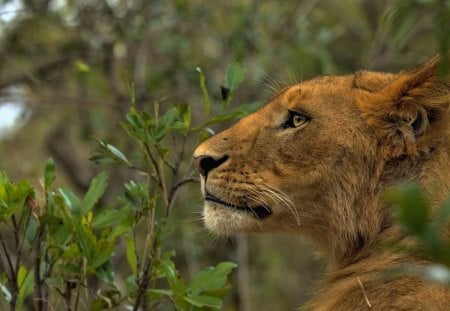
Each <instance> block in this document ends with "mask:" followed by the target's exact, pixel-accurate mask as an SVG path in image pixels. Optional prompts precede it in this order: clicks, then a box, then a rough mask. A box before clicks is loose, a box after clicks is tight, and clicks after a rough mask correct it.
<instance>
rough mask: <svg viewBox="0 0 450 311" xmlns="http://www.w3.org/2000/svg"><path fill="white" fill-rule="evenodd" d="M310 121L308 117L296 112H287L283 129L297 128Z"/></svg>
mask: <svg viewBox="0 0 450 311" xmlns="http://www.w3.org/2000/svg"><path fill="white" fill-rule="evenodd" d="M309 120H310V117H308V116H307V115H306V114H304V113H301V112H297V111H289V116H288V119H287V120H286V123H285V124H284V127H285V128H288V127H290V128H298V127H301V126H303V125H305V124H306V123H308V121H309Z"/></svg>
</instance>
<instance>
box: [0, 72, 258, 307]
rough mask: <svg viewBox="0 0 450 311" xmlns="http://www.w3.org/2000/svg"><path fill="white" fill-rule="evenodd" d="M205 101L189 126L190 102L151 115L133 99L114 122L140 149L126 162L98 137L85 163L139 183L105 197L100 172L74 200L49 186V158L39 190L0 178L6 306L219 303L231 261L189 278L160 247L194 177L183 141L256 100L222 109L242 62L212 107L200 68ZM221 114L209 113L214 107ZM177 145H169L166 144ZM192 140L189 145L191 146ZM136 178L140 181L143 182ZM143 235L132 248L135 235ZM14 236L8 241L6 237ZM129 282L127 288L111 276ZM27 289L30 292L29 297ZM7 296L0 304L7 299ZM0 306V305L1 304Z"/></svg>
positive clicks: (0, 277) (156, 108)
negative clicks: (129, 174) (111, 167)
mask: <svg viewBox="0 0 450 311" xmlns="http://www.w3.org/2000/svg"><path fill="white" fill-rule="evenodd" d="M198 72H199V75H200V86H201V90H202V93H203V97H204V115H205V118H204V120H203V122H201V123H200V124H199V125H193V122H192V115H191V106H190V105H189V104H181V105H175V106H173V107H172V108H170V109H167V110H166V111H165V112H164V113H162V114H161V113H160V103H159V102H156V103H155V104H154V105H153V112H152V113H149V112H148V111H145V110H140V109H138V108H137V107H136V104H135V102H134V96H133V88H130V91H131V94H132V96H131V97H132V105H131V108H130V111H129V112H128V114H127V116H126V119H125V120H124V121H123V122H122V123H121V125H122V127H123V128H124V129H125V131H126V132H127V134H128V135H129V137H130V138H131V140H132V141H133V142H134V143H135V145H136V146H137V149H138V150H139V152H138V153H137V155H136V156H133V157H132V159H131V158H129V157H127V156H126V155H125V154H124V153H123V152H122V151H120V150H119V149H118V148H116V147H115V146H113V145H111V144H109V143H108V142H107V141H104V140H99V141H98V143H99V150H98V152H97V153H96V154H95V155H94V156H93V157H92V159H91V160H92V161H93V162H95V163H99V164H105V163H115V164H120V165H124V166H126V167H128V168H129V169H131V170H136V171H137V174H136V176H137V177H138V179H139V176H144V178H143V181H140V180H131V181H129V182H127V183H125V184H124V193H122V194H120V195H119V196H117V197H116V198H115V199H114V200H112V201H111V202H108V203H107V202H104V198H103V196H104V194H105V191H106V189H107V187H108V175H107V174H106V173H105V172H101V173H100V174H98V175H97V176H96V177H95V178H94V179H93V180H92V181H91V183H90V186H89V189H88V190H87V192H86V193H85V194H84V195H83V196H79V195H77V194H75V193H74V192H72V191H71V190H70V189H68V188H59V189H55V188H54V186H53V182H54V180H55V176H56V174H55V165H54V163H53V160H51V159H50V160H48V161H47V164H46V166H45V170H44V180H43V191H42V193H40V192H41V191H40V190H39V189H36V188H33V187H32V186H31V185H30V183H29V182H28V181H21V182H18V183H13V182H11V181H10V180H9V178H8V177H7V175H6V173H4V172H2V173H1V174H0V223H1V224H2V227H3V228H4V230H2V231H0V234H1V235H0V242H1V251H0V255H1V257H2V258H4V259H5V261H4V262H3V261H1V262H0V263H1V264H4V265H6V266H4V267H3V268H4V269H3V271H4V272H2V273H1V274H0V290H1V291H2V293H3V298H4V300H5V301H6V302H7V303H8V304H9V305H10V307H11V309H12V310H14V309H21V308H23V307H24V306H25V304H26V303H28V304H29V305H30V304H31V303H33V304H34V306H35V308H36V309H37V310H47V309H48V308H50V306H51V308H53V309H58V308H59V307H61V306H64V307H65V308H66V309H68V310H79V309H86V308H87V306H89V308H90V309H91V310H102V309H105V308H111V307H117V306H125V307H126V308H127V309H130V310H138V309H142V310H148V309H154V308H155V307H157V306H159V305H161V304H166V305H170V306H172V307H173V308H175V309H176V310H200V309H202V310H203V309H205V310H206V309H220V308H221V307H222V299H223V298H224V297H225V295H226V293H227V292H228V289H229V287H228V285H227V276H228V274H229V273H230V272H231V271H232V270H233V269H234V268H235V267H236V265H235V264H234V263H231V262H221V263H219V264H218V265H217V266H216V267H209V268H206V269H205V270H203V271H201V272H199V273H198V274H197V275H196V276H195V277H194V278H193V279H192V280H190V281H189V282H187V281H185V280H183V279H182V278H181V276H180V274H179V272H178V271H177V268H176V266H175V263H174V261H173V257H174V256H175V252H174V251H173V250H165V248H164V242H165V237H166V236H167V230H168V229H169V228H168V227H169V225H168V223H169V222H168V220H169V218H170V216H171V209H172V207H173V204H174V201H175V199H176V193H177V191H178V190H179V189H180V188H181V187H182V186H184V185H186V184H187V183H189V182H193V181H195V177H194V175H193V174H194V172H193V169H192V163H191V162H192V160H191V154H192V150H188V148H187V147H186V146H187V145H188V144H187V143H186V142H187V141H188V140H189V139H196V140H197V141H198V140H203V139H205V138H206V137H207V136H208V135H210V133H211V132H212V130H211V129H210V128H209V127H208V126H210V125H211V124H214V123H218V122H223V121H227V120H230V119H234V118H236V117H241V116H243V115H245V114H247V113H248V112H250V111H252V110H254V109H255V108H256V107H257V104H252V105H243V106H240V107H239V108H238V109H235V110H228V109H227V108H228V106H229V103H230V101H231V98H232V96H233V94H234V92H235V90H236V89H237V87H238V86H239V84H240V83H241V82H242V81H243V79H244V76H245V70H244V68H243V67H242V66H241V65H239V64H233V65H232V66H230V69H229V70H228V73H227V77H226V85H225V86H222V87H221V90H222V95H223V102H222V104H220V105H213V107H212V105H211V103H212V100H211V98H210V96H209V93H208V90H207V87H206V79H205V76H204V74H203V73H202V71H201V70H200V69H198ZM213 108H214V110H219V112H218V113H217V114H214V115H212V114H211V110H213ZM174 141H176V143H173V142H174ZM189 145H192V144H189ZM141 179H142V178H141ZM142 229H144V230H145V231H146V232H147V234H146V236H145V239H144V245H143V247H139V246H138V244H139V241H140V239H139V232H142ZM9 241H12V242H9ZM121 244H125V248H126V249H125V254H126V259H127V262H128V266H129V271H130V274H129V275H128V276H120V275H116V273H115V269H114V265H113V260H114V259H115V257H116V252H117V250H118V249H119V248H120V245H121ZM121 279H126V284H125V285H123V284H119V282H118V280H121ZM33 293H34V294H33ZM5 301H3V302H2V304H3V305H4V304H5ZM2 304H0V305H2Z"/></svg>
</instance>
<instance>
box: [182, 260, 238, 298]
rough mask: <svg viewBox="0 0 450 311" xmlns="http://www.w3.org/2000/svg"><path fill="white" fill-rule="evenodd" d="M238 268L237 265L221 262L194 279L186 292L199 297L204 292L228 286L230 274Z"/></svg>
mask: <svg viewBox="0 0 450 311" xmlns="http://www.w3.org/2000/svg"><path fill="white" fill-rule="evenodd" d="M236 267H237V265H236V264H235V263H232V262H221V263H219V264H218V265H217V266H216V267H209V268H206V269H204V270H203V271H200V272H199V273H198V274H197V275H196V276H195V277H194V278H193V279H192V281H191V282H190V283H189V284H188V285H187V287H186V290H187V291H188V293H190V294H192V295H197V294H200V293H202V292H204V291H208V290H216V289H220V288H222V287H224V286H225V285H226V283H227V276H228V274H229V273H230V272H231V271H232V270H233V269H234V268H236Z"/></svg>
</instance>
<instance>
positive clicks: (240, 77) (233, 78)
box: [226, 62, 246, 93]
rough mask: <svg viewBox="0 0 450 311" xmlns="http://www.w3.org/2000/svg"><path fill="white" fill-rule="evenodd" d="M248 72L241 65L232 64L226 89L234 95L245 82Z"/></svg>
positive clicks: (227, 77) (227, 76) (228, 72)
mask: <svg viewBox="0 0 450 311" xmlns="http://www.w3.org/2000/svg"><path fill="white" fill-rule="evenodd" d="M245 75H246V70H245V67H244V66H242V64H241V63H237V62H235V63H232V64H231V65H230V67H229V68H228V70H227V75H226V87H227V88H229V89H230V93H233V92H234V91H235V90H236V89H237V88H238V87H239V85H240V84H241V83H242V82H243V81H244V80H245Z"/></svg>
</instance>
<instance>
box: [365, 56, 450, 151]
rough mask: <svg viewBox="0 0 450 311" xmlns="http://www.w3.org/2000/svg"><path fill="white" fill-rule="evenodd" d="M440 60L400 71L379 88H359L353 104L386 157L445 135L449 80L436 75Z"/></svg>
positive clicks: (416, 148)
mask: <svg viewBox="0 0 450 311" xmlns="http://www.w3.org/2000/svg"><path fill="white" fill-rule="evenodd" d="M440 60H441V58H440V57H439V56H437V57H434V58H432V59H431V60H429V61H428V62H426V63H425V64H423V65H422V66H420V67H418V68H415V69H413V70H409V71H405V72H401V73H399V74H398V76H397V78H396V79H395V80H394V81H392V82H390V83H389V84H387V85H385V86H384V87H383V88H381V89H379V90H376V91H368V90H364V89H361V90H359V93H358V95H357V105H358V107H359V109H360V110H361V112H362V114H363V115H364V117H365V118H366V120H367V122H368V124H369V125H371V126H372V127H373V128H374V129H375V132H376V134H377V136H378V138H379V144H380V147H381V148H382V152H383V154H384V155H385V156H386V157H387V158H398V157H401V156H405V155H406V156H413V155H417V154H418V153H420V152H426V151H427V150H429V149H430V148H433V145H434V144H436V143H437V141H438V140H439V139H442V138H443V137H446V136H447V135H449V133H448V129H449V111H450V109H449V107H450V83H449V82H450V80H449V77H442V76H440V75H439V73H438V69H439V68H438V67H439V64H440Z"/></svg>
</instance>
